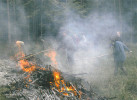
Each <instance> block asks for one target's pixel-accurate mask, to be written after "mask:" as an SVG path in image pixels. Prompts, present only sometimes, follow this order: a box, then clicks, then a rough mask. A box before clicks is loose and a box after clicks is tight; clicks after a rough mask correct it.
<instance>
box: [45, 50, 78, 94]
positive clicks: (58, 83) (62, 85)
mask: <svg viewBox="0 0 137 100" xmlns="http://www.w3.org/2000/svg"><path fill="white" fill-rule="evenodd" d="M45 55H46V56H48V57H49V58H50V59H51V61H52V65H53V66H55V67H57V65H58V63H57V61H56V55H57V54H56V52H55V51H54V50H51V51H49V52H48V53H45ZM53 76H54V84H55V87H56V89H57V90H58V91H59V92H61V93H63V94H64V95H65V96H68V95H69V94H68V93H67V92H71V93H73V94H74V95H75V96H76V95H77V92H76V91H75V89H74V88H73V87H72V86H71V85H70V86H67V85H66V82H65V81H64V79H63V78H62V77H61V74H60V72H58V71H57V70H54V71H53ZM65 91H66V92H65Z"/></svg>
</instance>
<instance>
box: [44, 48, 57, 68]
mask: <svg viewBox="0 0 137 100" xmlns="http://www.w3.org/2000/svg"><path fill="white" fill-rule="evenodd" d="M45 56H48V57H49V58H50V60H51V61H52V65H53V66H57V65H58V63H57V61H56V52H55V51H54V50H51V51H49V52H48V53H45Z"/></svg>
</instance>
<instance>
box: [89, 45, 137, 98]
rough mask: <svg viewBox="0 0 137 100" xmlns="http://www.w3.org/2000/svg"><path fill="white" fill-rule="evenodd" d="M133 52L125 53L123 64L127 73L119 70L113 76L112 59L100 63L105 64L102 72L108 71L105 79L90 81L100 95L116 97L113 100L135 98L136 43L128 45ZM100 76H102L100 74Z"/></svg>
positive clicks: (136, 79) (136, 84)
mask: <svg viewBox="0 0 137 100" xmlns="http://www.w3.org/2000/svg"><path fill="white" fill-rule="evenodd" d="M129 48H130V49H131V50H132V51H133V53H127V59H126V62H125V64H124V68H125V69H126V72H127V73H128V74H127V75H123V74H121V72H120V70H119V72H118V75H116V76H114V75H113V71H114V65H112V64H113V60H112V59H109V61H108V62H109V64H105V63H102V64H101V65H103V66H105V67H103V68H102V70H103V69H107V70H106V71H104V73H108V77H107V79H106V80H105V81H103V79H102V80H100V81H96V82H93V81H91V83H92V84H93V86H95V87H96V89H95V91H96V92H98V93H99V94H100V95H101V96H106V97H117V98H116V99H114V100H137V45H129ZM100 77H101V78H102V76H100Z"/></svg>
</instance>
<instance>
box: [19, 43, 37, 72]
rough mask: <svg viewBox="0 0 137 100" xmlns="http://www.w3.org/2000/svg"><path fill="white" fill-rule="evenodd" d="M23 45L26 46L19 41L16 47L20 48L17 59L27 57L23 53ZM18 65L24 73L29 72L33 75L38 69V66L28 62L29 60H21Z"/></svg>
mask: <svg viewBox="0 0 137 100" xmlns="http://www.w3.org/2000/svg"><path fill="white" fill-rule="evenodd" d="M21 44H24V42H22V41H17V42H16V45H17V47H18V50H19V52H18V53H17V55H16V56H17V57H25V53H24V52H23V49H22V46H21ZM18 65H19V66H20V67H21V69H22V70H23V71H24V72H28V73H31V72H32V71H34V70H35V69H36V66H35V65H34V64H32V63H30V62H28V61H27V60H24V59H23V60H20V61H18Z"/></svg>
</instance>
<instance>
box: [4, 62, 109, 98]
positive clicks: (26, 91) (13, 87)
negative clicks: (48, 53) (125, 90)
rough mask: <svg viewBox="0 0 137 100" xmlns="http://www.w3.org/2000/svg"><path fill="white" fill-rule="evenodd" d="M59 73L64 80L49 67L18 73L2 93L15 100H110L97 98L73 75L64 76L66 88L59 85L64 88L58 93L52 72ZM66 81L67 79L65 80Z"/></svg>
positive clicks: (38, 67)
mask: <svg viewBox="0 0 137 100" xmlns="http://www.w3.org/2000/svg"><path fill="white" fill-rule="evenodd" d="M55 70H56V72H59V73H60V78H61V79H60V81H63V80H65V79H64V77H63V76H62V75H64V74H65V73H62V72H61V71H59V70H57V69H55V68H54V67H52V66H51V65H46V67H44V68H43V67H40V66H38V65H37V68H36V69H35V71H33V72H32V73H27V72H24V71H22V70H21V71H19V72H18V73H17V74H16V75H17V76H18V77H13V78H12V81H10V83H9V84H8V85H7V86H6V87H7V88H8V89H7V91H5V92H3V94H4V95H6V97H7V98H13V99H15V100H62V99H63V100H64V99H65V100H78V99H81V100H86V99H88V100H91V99H92V100H110V99H108V98H106V97H100V96H98V95H97V94H96V93H95V92H93V90H92V89H91V88H90V89H89V90H87V89H86V88H85V87H84V86H83V84H82V82H81V81H82V79H80V78H78V77H75V76H74V75H69V74H65V75H66V77H67V78H69V81H65V83H66V86H64V84H63V82H62V83H60V84H59V85H60V86H59V88H63V87H64V88H66V89H64V90H63V91H60V89H58V87H57V86H56V85H55V84H56V82H55V78H54V73H53V72H54V71H55ZM66 80H67V79H66ZM69 86H71V87H72V88H73V89H74V90H73V89H72V90H73V91H68V90H67V87H69Z"/></svg>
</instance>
